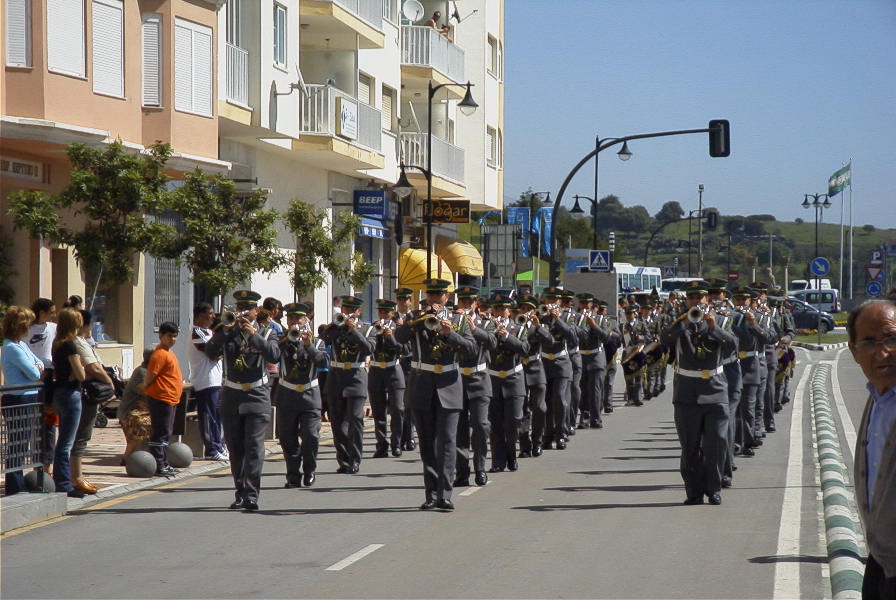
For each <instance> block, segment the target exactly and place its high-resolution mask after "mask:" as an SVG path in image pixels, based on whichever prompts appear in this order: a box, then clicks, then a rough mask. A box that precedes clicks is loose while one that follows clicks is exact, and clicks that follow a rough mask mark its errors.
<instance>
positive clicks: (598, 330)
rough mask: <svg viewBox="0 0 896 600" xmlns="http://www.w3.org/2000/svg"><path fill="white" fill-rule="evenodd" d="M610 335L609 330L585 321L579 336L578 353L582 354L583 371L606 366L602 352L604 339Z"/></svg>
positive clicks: (604, 355)
mask: <svg viewBox="0 0 896 600" xmlns="http://www.w3.org/2000/svg"><path fill="white" fill-rule="evenodd" d="M608 337H610V330H609V329H607V328H606V327H599V326H598V325H597V324H596V323H595V325H593V326H591V325H589V324H588V321H587V320H586V321H585V326H584V327H582V333H581V336H580V338H579V353H580V354H581V355H582V369H584V370H585V371H599V370H601V369H606V368H607V355H606V353H605V352H604V341H605V340H606V339H607V338H608Z"/></svg>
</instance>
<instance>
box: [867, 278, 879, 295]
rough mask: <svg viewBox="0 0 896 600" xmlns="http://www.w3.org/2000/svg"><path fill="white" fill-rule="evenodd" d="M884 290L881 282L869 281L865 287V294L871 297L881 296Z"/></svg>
mask: <svg viewBox="0 0 896 600" xmlns="http://www.w3.org/2000/svg"><path fill="white" fill-rule="evenodd" d="M882 290H883V288H881V286H880V282H879V281H869V282H868V284H867V285H866V286H865V293H866V294H868V295H869V296H880V293H881V291H882Z"/></svg>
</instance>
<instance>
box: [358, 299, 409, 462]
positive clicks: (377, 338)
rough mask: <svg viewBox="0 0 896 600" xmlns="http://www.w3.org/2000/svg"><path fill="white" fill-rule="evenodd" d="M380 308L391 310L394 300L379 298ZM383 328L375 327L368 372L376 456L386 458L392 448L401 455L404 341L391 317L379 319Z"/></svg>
mask: <svg viewBox="0 0 896 600" xmlns="http://www.w3.org/2000/svg"><path fill="white" fill-rule="evenodd" d="M376 303H377V310H379V311H386V312H391V311H394V310H395V303H394V302H392V301H391V300H385V299H379V300H377V301H376ZM379 325H380V328H379V329H377V328H376V327H374V328H373V336H372V338H371V342H372V343H373V356H372V358H371V361H370V372H369V373H368V374H367V392H368V395H369V398H370V410H371V412H372V413H373V427H374V434H375V436H376V452H375V454H374V455H373V456H374V458H383V457H385V456H387V455H388V452H389V448H390V447H391V448H392V455H393V456H396V457H397V456H401V436H402V432H403V431H404V418H405V406H404V390H405V377H404V371H403V370H402V368H401V364H400V363H399V358H400V356H401V354H402V352H403V351H404V344H401V343H399V342H398V340H396V339H395V335H394V331H395V328H396V325H395V322H394V321H393V320H392V319H391V318H390V319H386V320H385V321H381V322H379ZM387 414H388V416H389V418H390V422H389V431H391V436H390V435H389V431H387V428H386V416H387Z"/></svg>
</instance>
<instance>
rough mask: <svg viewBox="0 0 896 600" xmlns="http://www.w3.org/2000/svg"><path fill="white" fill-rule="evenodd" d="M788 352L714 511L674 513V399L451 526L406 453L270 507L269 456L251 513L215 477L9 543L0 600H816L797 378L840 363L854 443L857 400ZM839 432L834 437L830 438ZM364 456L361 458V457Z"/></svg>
mask: <svg viewBox="0 0 896 600" xmlns="http://www.w3.org/2000/svg"><path fill="white" fill-rule="evenodd" d="M797 352H798V361H799V362H798V368H797V373H796V376H795V377H794V381H793V383H792V389H793V391H794V396H795V399H794V402H793V403H791V404H789V405H788V406H787V407H785V409H784V411H783V412H781V413H779V414H778V418H777V426H778V432H777V433H774V434H769V436H768V438H767V439H766V444H765V445H764V446H763V447H762V448H761V449H760V450H759V451H758V452H757V456H756V457H755V458H749V459H748V458H742V459H739V460H738V465H739V470H738V471H737V472H736V474H735V482H734V487H733V488H731V489H729V490H725V491H724V494H723V504H722V505H721V506H710V505H702V506H694V507H686V506H682V505H681V502H682V500H684V491H683V487H682V484H681V478H680V476H679V473H678V460H679V446H678V442H677V438H676V435H675V429H674V425H673V423H672V407H671V385H670V388H669V389H667V391H666V392H665V393H664V394H663V395H662V396H661V397H659V398H656V399H653V400H651V401H650V402H647V403H646V404H645V405H644V406H643V407H640V408H634V407H624V406H620V405H619V403H617V409H616V411H615V412H614V413H613V414H611V415H608V416H607V417H606V418H605V421H604V422H605V428H604V429H602V430H584V431H580V432H579V433H578V434H577V435H576V436H575V437H573V438H572V440H571V443H570V445H569V448H568V449H567V450H565V451H557V450H553V451H545V453H544V455H543V456H542V457H540V458H530V459H523V460H521V461H520V465H521V466H520V470H519V471H517V472H515V473H510V472H506V473H498V474H494V475H492V476H491V482H490V483H489V485H488V486H486V487H483V488H476V487H471V488H466V489H457V490H455V504H456V506H457V510H456V511H454V512H453V513H439V512H421V511H419V510H418V508H417V507H418V506H419V504H420V503H421V502H422V501H423V491H422V476H421V467H420V463H419V461H418V457H417V453H416V452H412V453H405V456H404V457H402V458H400V459H394V458H388V459H376V460H373V459H365V460H364V462H363V463H362V465H361V473H359V474H357V475H340V474H336V473H335V472H334V471H335V467H336V465H335V460H334V453H333V449H332V446H330V445H327V446H324V447H323V448H322V451H321V454H322V460H321V464H320V468H319V474H318V479H317V483H316V484H315V486H314V487H313V488H311V489H305V488H303V489H298V490H296V489H290V490H287V489H283V488H282V484H283V482H284V476H283V473H284V468H283V462H282V459H281V458H280V457H279V456H274V457H271V458H270V459H269V460H268V461H267V463H266V465H265V476H264V479H263V486H264V489H263V491H262V495H261V498H260V504H261V510H260V511H258V512H257V513H246V512H241V511H231V510H228V509H227V505H228V504H229V503H230V502H231V500H232V496H233V495H232V490H231V480H230V476H229V472H228V471H226V470H222V471H220V472H216V473H213V474H211V475H206V476H201V477H196V478H192V479H184V480H174V481H172V482H170V483H168V484H167V485H163V486H161V487H159V488H155V489H151V490H145V491H142V492H138V493H135V494H132V495H130V496H125V497H121V498H117V499H114V500H110V501H107V502H105V503H101V504H98V505H95V506H93V507H90V508H89V509H86V510H84V511H83V512H81V513H79V514H73V515H69V516H67V517H64V518H62V519H59V520H57V521H54V522H51V523H48V524H45V525H42V526H38V527H33V528H29V529H26V530H20V531H17V532H14V533H13V534H11V535H7V536H5V537H4V538H3V540H2V548H0V549H2V573H0V574H2V583H0V586H2V587H0V592H2V597H3V598H287V597H312V598H376V597H382V598H411V597H413V598H432V597H442V598H472V597H476V598H561V597H564V598H565V597H569V598H773V597H777V598H783V597H802V598H823V597H829V596H830V587H829V583H828V581H827V557H826V551H825V549H824V543H823V533H824V532H823V524H822V521H821V517H820V515H819V511H820V509H821V504H820V493H819V489H818V481H817V474H816V465H815V462H814V460H815V459H814V455H813V449H812V434H811V422H810V411H809V409H808V404H807V403H806V402H805V401H802V400H801V398H800V397H797V396H798V394H797V392H798V391H801V392H803V391H806V390H807V387H808V386H806V385H805V379H806V378H805V377H804V376H803V375H804V371H805V370H806V368H807V367H808V366H809V365H810V364H811V363H814V362H817V361H820V360H828V361H832V362H833V361H836V364H835V369H833V371H835V373H836V382H835V383H836V384H837V389H838V390H840V396H841V397H842V398H845V400H843V401H842V402H841V404H842V406H843V412H844V413H845V414H846V415H848V417H849V418H848V421H850V422H852V423H853V424H854V426H857V425H858V420H859V418H860V416H861V407H862V405H863V404H864V399H865V395H866V393H865V390H864V381H863V379H862V378H861V376H860V373H859V372H858V369H857V367H855V365H854V364H853V363H852V360H851V358H850V357H849V354H848V352H838V351H828V352H813V353H808V352H806V351H804V350H798V351H797ZM838 354H839V356H840V360H839V361H837V357H838ZM832 379H833V378H832ZM801 381H802V382H803V385H800V382H801ZM670 382H671V375H670ZM620 383H621V380H620ZM616 389H617V390H620V389H621V386H619V385H617V388H616ZM831 389H832V390H833V389H834V386H833V383H832V388H831ZM835 396H836V394H835ZM617 400H621V399H620V398H617ZM794 414H796V415H799V417H800V418H799V419H797V420H796V421H793V420H792V417H793V415H794ZM848 432H849V425H848V423H847V424H846V426H845V427H843V429H842V431H841V435H842V436H848ZM367 442H368V444H369V445H368V452H367V453H366V454H367V455H368V456H369V454H370V453H371V452H372V438H371V437H368V440H367ZM841 444H842V445H843V446H844V448H847V446H848V443H847V442H846V441H844V439H841ZM794 458H797V459H798V460H794ZM851 458H852V454H851V448H850V449H849V453H848V456H847V460H851Z"/></svg>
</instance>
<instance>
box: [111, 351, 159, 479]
mask: <svg viewBox="0 0 896 600" xmlns="http://www.w3.org/2000/svg"><path fill="white" fill-rule="evenodd" d="M153 352H155V348H152V347H149V348H144V350H143V362H142V363H140V366H139V367H137V368H136V369H134V372H133V373H131V378H130V379H128V383H127V385H126V386H125V387H124V392H122V394H121V402H120V403H119V404H118V410H117V413H116V415H115V416H116V417H118V424H119V425H121V430H122V432H124V439H125V440H126V441H127V446H125V449H124V456H122V457H121V465H122V466H124V465H125V462H126V461H127V459H128V457H129V456H130V455H131V453H132V452H134V451H135V450H139V449H140V447H141V446H142V445H143V444H144V443H146V441H147V440H148V439H149V431H150V419H149V407H148V406H147V403H146V396H144V395H143V394H141V393H140V392H139V391H138V388H139V387H140V384H141V383H143V381H144V380H145V379H146V367H147V366H148V365H149V359H150V357H151V356H152V353H153Z"/></svg>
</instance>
